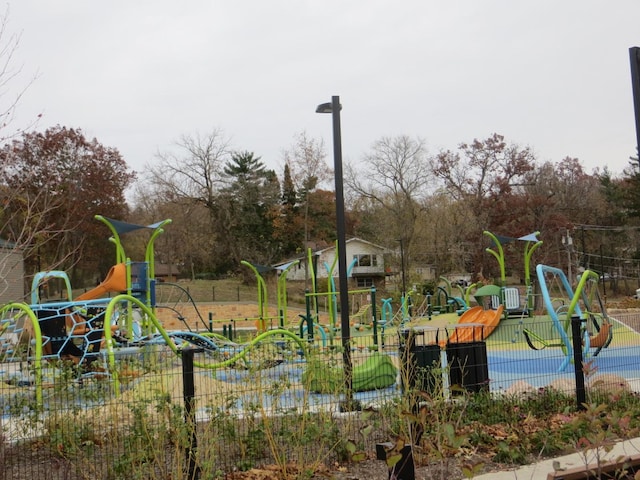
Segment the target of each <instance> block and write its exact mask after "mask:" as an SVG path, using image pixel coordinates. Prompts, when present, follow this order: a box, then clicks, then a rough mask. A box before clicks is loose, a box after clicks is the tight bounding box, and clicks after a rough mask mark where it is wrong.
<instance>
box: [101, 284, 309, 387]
mask: <svg viewBox="0 0 640 480" xmlns="http://www.w3.org/2000/svg"><path fill="white" fill-rule="evenodd" d="M121 302H126V303H127V304H129V305H131V304H133V305H136V306H137V307H139V308H140V309H141V310H142V312H143V313H144V314H145V315H147V316H148V317H149V321H150V322H151V323H152V324H153V325H154V326H155V328H156V329H157V331H158V333H160V335H161V336H162V338H163V340H164V341H165V343H166V344H167V346H168V347H169V348H170V349H171V351H172V352H174V353H175V354H177V355H179V354H180V349H179V348H178V347H177V346H176V344H175V343H174V342H173V340H172V339H171V337H169V334H168V333H167V332H166V330H165V329H164V328H163V327H162V325H161V324H160V322H159V321H158V319H157V318H156V316H155V315H154V314H153V312H152V311H151V309H150V308H149V307H147V306H146V305H145V304H144V303H143V302H141V301H140V300H138V299H137V298H135V297H132V296H131V295H125V294H122V295H117V296H115V297H113V298H112V299H111V301H110V302H109V305H107V308H106V311H105V318H112V317H113V311H114V309H115V308H116V305H117V304H118V303H121ZM270 336H279V337H281V338H282V337H288V338H290V339H292V340H293V341H294V342H296V344H297V345H298V346H299V347H300V349H301V350H302V351H303V352H304V354H305V356H306V355H307V354H308V347H307V345H305V342H304V341H303V340H302V339H301V338H300V337H298V336H297V335H296V334H294V333H292V332H290V331H289V330H285V329H281V328H278V329H275V330H269V331H267V332H263V333H261V334H260V335H258V336H257V337H255V338H254V339H253V340H252V341H251V342H249V343H248V344H246V345H244V346H243V349H242V350H241V351H239V352H238V353H236V354H235V355H233V356H231V357H229V358H228V359H226V360H224V361H223V362H217V363H201V362H194V363H193V364H194V365H195V366H196V367H199V368H207V369H217V368H221V367H226V366H228V365H232V364H234V363H236V362H237V361H238V360H240V359H243V358H245V357H246V355H247V353H248V352H249V351H251V349H252V348H253V347H255V346H256V344H258V343H259V342H261V341H263V340H265V339H266V338H268V337H270ZM104 339H105V349H106V352H107V353H106V356H107V365H108V370H109V372H110V373H111V375H112V379H113V388H114V394H115V395H116V397H118V396H120V379H119V377H118V370H117V369H116V368H115V367H116V359H115V351H116V346H115V342H114V340H113V337H112V335H111V329H110V328H105V329H104Z"/></svg>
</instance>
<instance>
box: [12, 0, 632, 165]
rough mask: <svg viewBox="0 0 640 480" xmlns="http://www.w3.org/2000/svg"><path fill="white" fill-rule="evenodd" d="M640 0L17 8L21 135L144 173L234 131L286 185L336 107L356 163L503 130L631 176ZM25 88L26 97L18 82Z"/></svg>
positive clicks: (551, 155)
mask: <svg viewBox="0 0 640 480" xmlns="http://www.w3.org/2000/svg"><path fill="white" fill-rule="evenodd" d="M639 18H640V1H639V0H614V1H610V0H606V1H605V0H602V1H595V0H535V1H533V0H531V1H525V0H520V1H514V0H441V1H433V0H407V1H404V0H394V1H393V2H392V1H391V0H388V1H382V0H352V1H349V0H206V1H205V0H184V1H176V0H172V1H167V0H109V1H97V0H55V1H49V0H39V1H38V0H15V1H12V2H10V3H9V29H10V30H12V31H17V32H21V34H22V38H21V41H20V46H19V49H18V51H17V53H16V61H17V62H19V64H21V65H22V66H23V67H22V75H21V77H22V78H21V81H23V82H24V81H25V80H27V79H28V78H29V76H33V75H34V74H35V73H36V72H37V75H38V76H37V79H36V80H35V82H34V83H33V85H32V86H31V87H30V88H29V89H28V91H27V92H26V94H25V96H24V97H23V98H22V100H21V102H20V105H19V110H18V117H17V120H16V122H17V123H16V125H18V124H21V123H24V122H26V121H28V120H29V119H31V118H35V117H36V116H37V115H38V114H40V113H42V114H43V116H42V119H41V120H40V121H39V124H38V127H37V128H38V129H39V130H44V129H45V128H47V127H50V126H53V125H57V124H60V125H63V126H67V127H79V128H81V129H82V130H83V131H84V132H85V134H86V135H87V136H89V137H96V138H97V139H98V141H99V142H101V143H102V144H104V145H106V146H109V147H115V148H117V149H118V150H119V151H120V152H121V154H122V155H123V157H124V159H125V160H126V162H127V163H128V164H129V165H130V166H131V167H132V168H134V169H135V170H138V171H140V170H142V169H143V168H144V166H145V165H146V164H147V163H149V162H151V161H153V159H154V155H155V154H156V153H157V152H158V151H166V150H168V149H170V148H171V146H172V144H174V143H175V141H176V140H177V139H178V138H179V137H180V136H181V135H185V134H186V135H193V134H195V133H200V134H207V133H209V132H211V131H212V130H213V129H215V128H218V129H222V130H223V131H224V132H225V134H226V135H227V136H229V137H230V138H231V139H232V144H233V146H234V147H235V148H236V149H238V150H243V151H244V150H248V151H252V152H254V153H255V154H256V155H258V156H261V157H262V159H263V160H264V161H265V163H266V164H267V165H269V166H270V167H272V168H276V169H278V174H279V175H281V174H282V171H281V167H282V165H283V161H282V152H283V150H285V149H288V148H290V147H291V145H292V144H293V141H294V135H296V134H298V133H300V132H302V131H306V133H307V134H308V136H310V137H314V138H323V139H324V141H325V145H326V150H327V154H328V157H327V158H328V162H329V163H330V162H331V161H332V154H331V152H332V150H331V141H332V137H331V117H330V116H329V115H319V114H316V113H315V108H316V106H317V105H318V104H319V103H324V102H328V101H330V100H331V96H332V95H339V96H340V97H341V103H342V105H343V109H342V140H343V152H344V157H345V160H346V161H357V160H359V159H360V158H361V157H362V155H363V154H364V153H365V152H367V151H368V150H369V148H370V146H371V144H372V143H373V142H374V141H376V140H378V139H380V138H381V137H383V136H396V135H402V134H406V135H410V136H412V137H421V138H424V139H425V140H426V143H427V145H428V147H429V150H430V152H431V153H437V152H438V151H440V150H441V149H455V148H456V146H457V145H458V144H459V143H461V142H468V141H471V140H473V139H474V138H486V137H487V136H489V135H490V134H492V133H493V132H497V133H500V134H502V135H504V136H505V138H506V140H507V141H509V142H513V143H517V144H519V145H522V146H525V145H528V146H530V147H532V148H533V149H534V151H535V152H536V154H537V156H538V159H539V160H540V161H546V160H551V161H559V160H561V159H562V158H564V157H566V156H571V157H577V158H578V159H580V161H581V162H582V164H583V165H584V166H585V167H586V168H587V171H589V172H590V171H591V170H592V169H593V168H595V167H603V166H605V165H608V166H609V167H610V168H611V170H612V171H613V172H614V173H620V172H622V169H623V168H625V167H626V166H627V164H628V159H629V156H630V155H632V154H634V152H635V123H634V114H633V102H632V93H631V81H630V69H629V68H630V67H629V47H632V46H636V45H640V29H639V28H638V19H639ZM14 88H15V87H14Z"/></svg>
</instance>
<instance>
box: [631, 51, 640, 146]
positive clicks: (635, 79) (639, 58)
mask: <svg viewBox="0 0 640 480" xmlns="http://www.w3.org/2000/svg"><path fill="white" fill-rule="evenodd" d="M629 60H630V62H631V89H632V92H633V107H634V113H635V119H636V155H638V158H639V159H640V47H631V48H630V49H629Z"/></svg>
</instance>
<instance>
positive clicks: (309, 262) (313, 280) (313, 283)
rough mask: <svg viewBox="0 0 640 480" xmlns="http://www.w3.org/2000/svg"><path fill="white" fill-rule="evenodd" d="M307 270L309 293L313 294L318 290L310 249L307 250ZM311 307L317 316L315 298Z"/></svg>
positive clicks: (316, 301)
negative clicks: (309, 281) (309, 284)
mask: <svg viewBox="0 0 640 480" xmlns="http://www.w3.org/2000/svg"><path fill="white" fill-rule="evenodd" d="M307 269H308V271H309V275H310V277H311V291H312V292H313V293H318V289H317V286H316V272H315V269H314V268H313V252H311V249H310V248H307ZM312 307H313V308H312V310H313V311H314V312H315V314H316V315H318V299H317V298H316V297H315V296H314V297H313V305H312Z"/></svg>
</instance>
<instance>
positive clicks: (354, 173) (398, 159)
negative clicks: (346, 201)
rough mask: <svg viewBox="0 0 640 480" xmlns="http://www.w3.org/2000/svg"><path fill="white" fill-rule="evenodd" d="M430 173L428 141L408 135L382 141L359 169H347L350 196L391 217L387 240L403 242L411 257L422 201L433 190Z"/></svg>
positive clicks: (372, 148) (347, 184) (374, 147)
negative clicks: (379, 208) (372, 205)
mask: <svg viewBox="0 0 640 480" xmlns="http://www.w3.org/2000/svg"><path fill="white" fill-rule="evenodd" d="M430 171H431V161H430V159H429V157H428V152H427V148H426V143H425V141H424V140H422V139H420V138H411V137H409V136H406V135H400V136H397V137H383V138H381V139H380V140H378V141H376V142H375V143H374V144H373V146H372V147H371V152H370V153H368V154H367V155H365V157H364V159H363V162H361V164H360V165H359V167H358V168H356V166H354V165H352V164H348V165H347V167H346V178H345V184H346V186H347V188H348V190H349V193H350V194H351V195H354V196H355V197H359V198H360V199H366V201H367V202H369V203H371V204H374V205H378V206H379V207H381V208H382V209H383V210H384V211H386V212H387V213H388V216H387V219H388V222H389V223H387V224H386V225H385V237H386V238H387V239H389V238H392V239H400V238H401V239H402V241H403V243H404V248H405V251H406V252H407V253H408V254H409V255H410V251H411V245H412V243H413V240H414V235H415V228H416V221H417V219H418V217H419V216H420V214H421V212H422V210H423V202H422V200H424V198H426V197H427V195H428V194H429V191H430V187H431V186H432V180H431V178H432V177H431V175H430V174H429V173H430Z"/></svg>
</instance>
